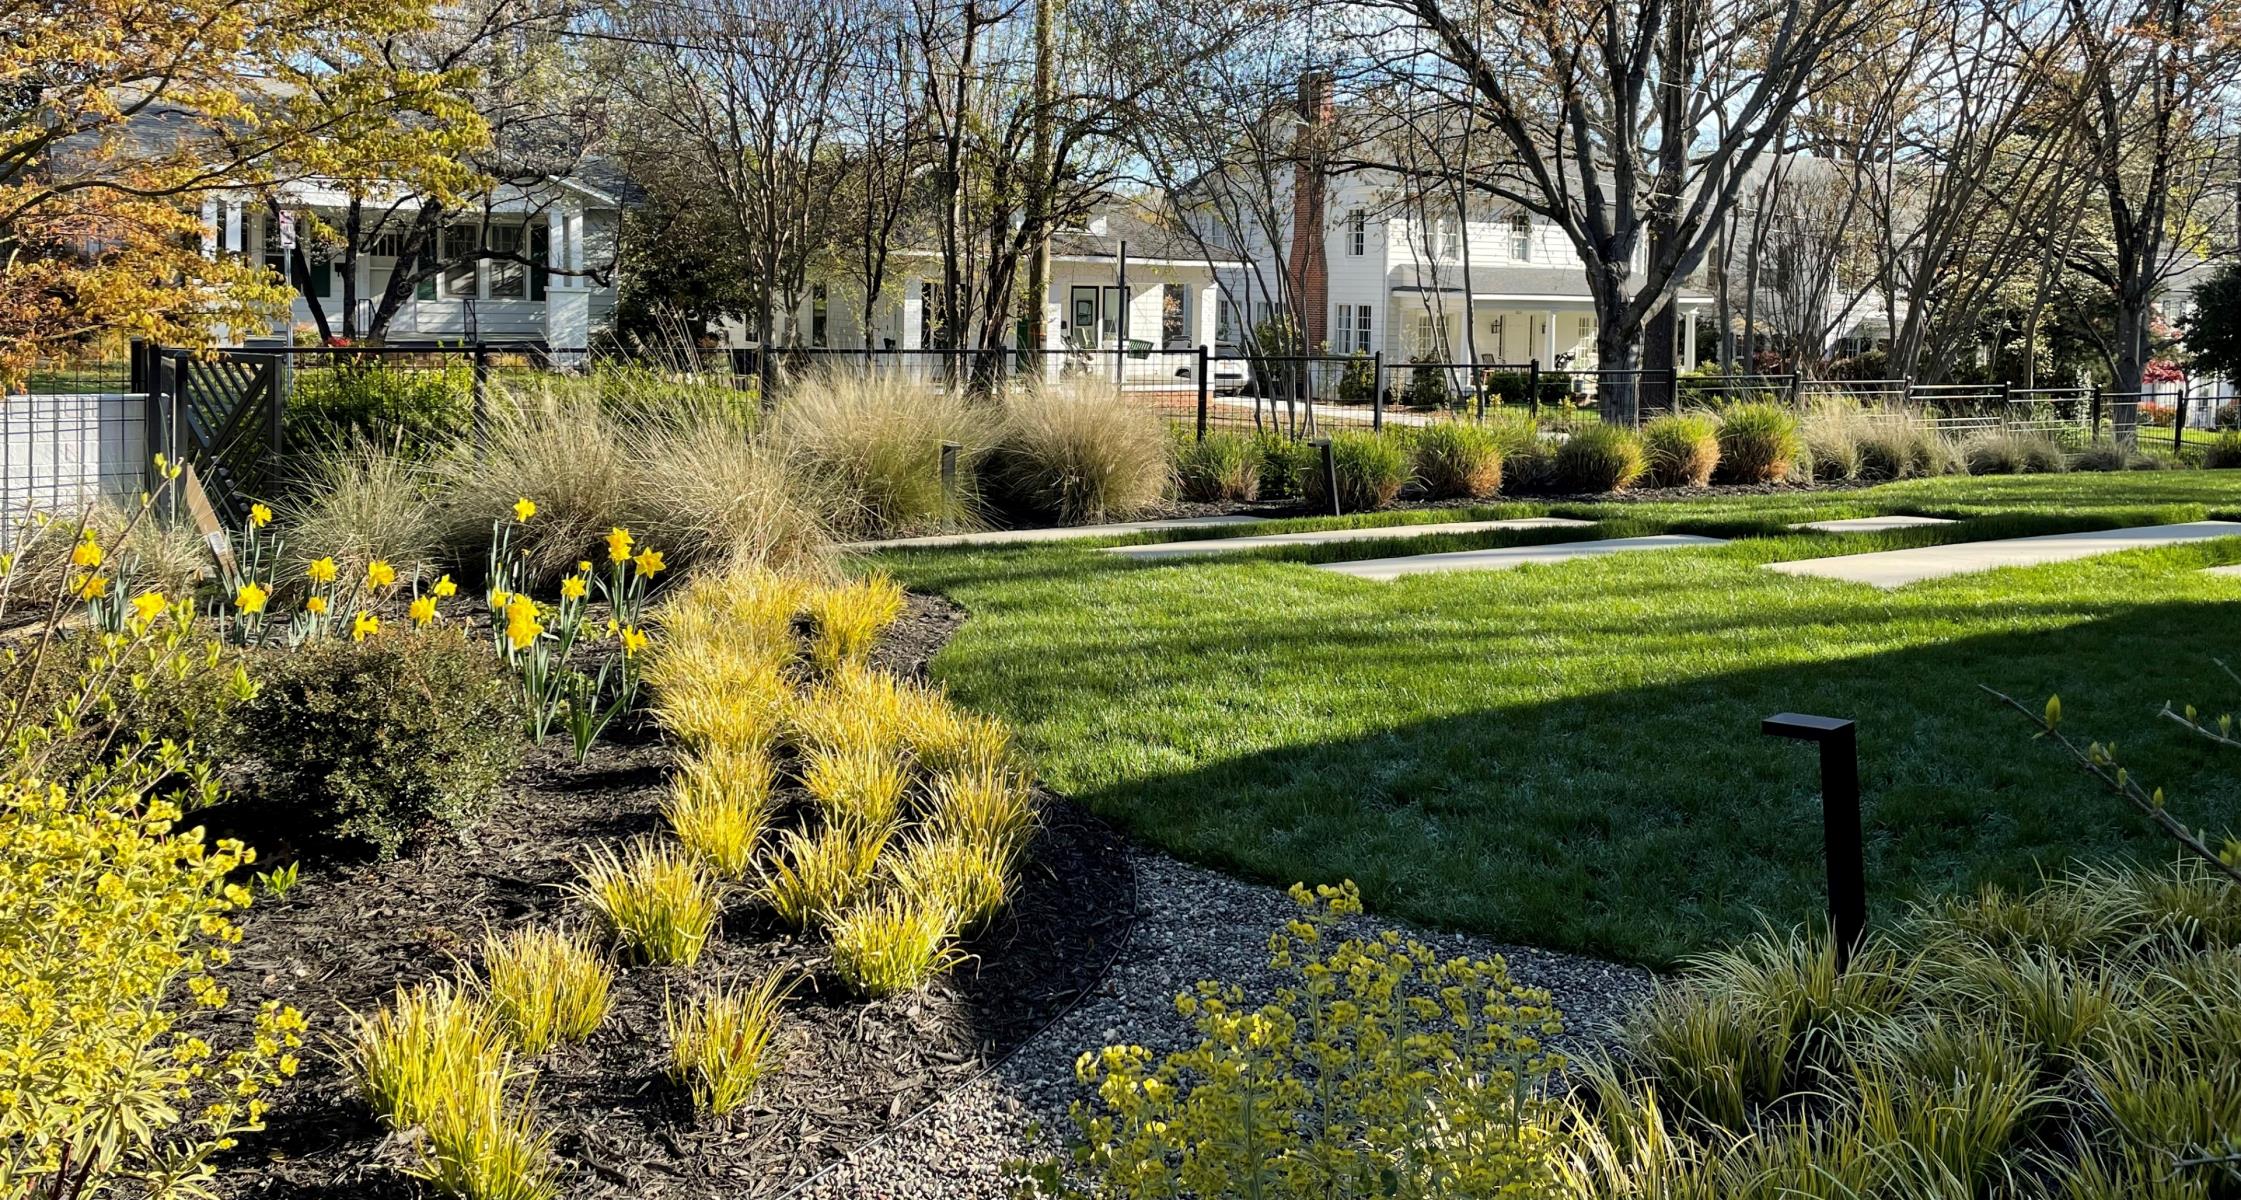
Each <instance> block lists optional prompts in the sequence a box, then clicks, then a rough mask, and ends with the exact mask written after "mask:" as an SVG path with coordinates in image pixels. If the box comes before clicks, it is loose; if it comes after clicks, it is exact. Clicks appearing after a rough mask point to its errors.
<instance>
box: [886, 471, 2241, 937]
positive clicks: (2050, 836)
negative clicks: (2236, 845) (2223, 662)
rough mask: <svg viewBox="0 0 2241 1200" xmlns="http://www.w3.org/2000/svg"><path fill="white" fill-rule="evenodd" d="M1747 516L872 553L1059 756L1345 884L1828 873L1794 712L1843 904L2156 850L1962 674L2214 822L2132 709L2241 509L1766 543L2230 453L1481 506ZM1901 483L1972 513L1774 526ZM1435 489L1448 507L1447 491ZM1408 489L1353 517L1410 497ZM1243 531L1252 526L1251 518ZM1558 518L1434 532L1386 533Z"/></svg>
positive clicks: (2013, 520) (2011, 505) (2238, 551)
mask: <svg viewBox="0 0 2241 1200" xmlns="http://www.w3.org/2000/svg"><path fill="white" fill-rule="evenodd" d="M1499 511H1501V512H1502V513H1504V514H1506V515H1515V514H1520V513H1528V512H1544V511H1554V512H1558V513H1562V514H1565V515H1585V516H1594V517H1600V518H1604V519H1605V521H1606V524H1605V526H1604V528H1603V529H1602V530H1601V531H1600V532H1601V533H1602V534H1603V535H1605V536H1619V535H1624V534H1634V533H1641V532H1647V531H1652V530H1659V529H1675V530H1680V531H1687V532H1711V533H1717V534H1723V535H1727V536H1735V537H1738V538H1740V539H1741V540H1738V541H1736V542H1735V543H1733V544H1731V545H1727V546H1721V547H1714V548H1707V549H1702V550H1681V551H1665V552H1658V553H1653V554H1639V555H1617V556H1611V557H1607V558H1602V559H1589V560H1582V561H1578V562H1573V563H1567V564H1562V565H1557V566H1547V567H1531V568H1526V569H1523V570H1518V571H1509V572H1494V573H1484V574H1473V573H1462V574H1455V575H1446V576H1423V577H1417V578H1413V579H1407V580H1403V581H1400V582H1398V583H1390V584H1378V583H1367V582H1362V581H1357V580H1353V579H1349V578H1344V577H1340V576H1335V575H1331V574H1329V573H1326V572H1321V571H1312V570H1307V569H1304V567H1302V566H1301V565H1300V564H1301V563H1302V562H1306V561H1314V560H1319V559H1330V558H1336V557H1358V558H1369V557H1377V556H1379V555H1380V554H1384V553H1391V552H1394V547H1393V544H1392V543H1389V542H1388V543H1368V544H1356V545H1350V546H1345V547H1329V546H1324V547H1316V548H1314V549H1313V550H1311V551H1291V552H1283V551H1279V552H1262V553H1256V554H1255V555H1253V556H1251V557H1246V558H1239V559H1229V560H1222V561H1213V560H1198V561H1184V562H1165V563H1153V564H1137V563H1131V562H1126V561H1121V560H1118V559H1116V558H1115V557H1113V556H1109V555H1103V554H1099V553H1096V552H1095V550H1093V549H1091V548H1088V547H1087V546H1084V545H1081V544H1075V545H1060V546H1041V547H1010V548H1004V549H1001V550H989V551H964V550H931V551H914V552H907V553H896V554H890V555H888V556H886V557H885V559H884V560H883V561H884V562H885V564H886V565H887V566H889V567H890V568H891V569H892V570H894V571H895V572H896V573H897V574H898V576H899V577H900V578H902V579H903V580H904V581H905V582H906V583H908V584H909V585H910V586H912V587H915V588H920V589H926V590H931V591H936V592H941V593H944V594H947V595H949V596H951V597H953V598H955V599H956V600H958V601H959V602H961V603H962V604H964V605H965V606H966V607H967V608H969V609H970V610H971V611H972V614H973V616H972V619H971V620H970V621H969V622H967V624H966V625H965V627H964V629H963V630H962V631H961V632H960V633H959V635H958V636H957V638H956V639H955V640H954V641H953V642H952V643H951V644H950V645H949V647H948V648H947V649H945V650H944V651H943V652H942V653H941V654H940V656H939V657H938V658H937V659H936V660H935V664H934V668H935V672H936V674H937V675H938V676H939V677H941V678H942V679H943V680H944V681H945V682H947V684H948V685H949V686H950V687H951V688H952V689H953V690H954V692H955V693H956V694H957V695H958V696H959V697H960V698H961V699H962V700H964V701H965V702H967V703H969V704H972V705H974V706H976V707H979V708H981V709H983V710H986V711H990V712H994V713H997V714H1000V715H1002V716H1004V717H1006V718H1007V719H1009V720H1011V721H1013V722H1015V723H1016V724H1017V725H1018V726H1019V728H1020V729H1021V730H1022V733H1023V736H1024V737H1025V739H1026V740H1027V742H1028V744H1029V746H1030V748H1031V749H1032V751H1033V752H1034V754H1035V756H1036V758H1037V761H1038V764H1039V766H1040V767H1041V769H1042V770H1043V772H1044V774H1045V775H1046V777H1047V778H1048V780H1049V781H1050V783H1051V784H1052V785H1053V786H1054V787H1056V788H1057V789H1059V790H1060V791H1062V792H1065V793H1067V794H1069V795H1072V796H1074V797H1076V798H1078V799H1080V800H1082V801H1084V802H1085V803H1087V804H1088V805H1090V806H1091V807H1092V808H1094V809H1095V810H1097V811H1098V812H1100V813H1103V814H1105V815H1106V816H1108V817H1110V818H1112V819H1114V820H1116V821H1117V822H1119V823H1121V824H1122V825H1124V826H1126V827H1127V828H1129V829H1131V830H1132V831H1134V832H1135V833H1136V834H1137V835H1139V836H1141V837H1143V838H1144V839H1146V840H1147V841H1149V842H1151V843H1153V844H1156V845H1159V846H1163V847H1165V848H1167V849H1169V850H1171V851H1173V852H1174V853H1176V854H1178V855H1181V856H1183V857H1185V858H1189V859H1193V860H1196V861H1200V862H1206V863H1211V864H1215V865H1218V866H1221V867H1224V868H1227V869H1230V870H1233V871H1238V872H1242V873H1244V874H1247V875H1251V876H1256V877H1260V878H1264V879H1268V880H1271V881H1281V882H1289V881H1292V880H1308V881H1335V880H1338V879H1341V878H1352V879H1354V880H1356V881H1358V882H1359V883H1360V884H1361V886H1362V889H1363V892H1364V894H1365V896H1366V897H1367V899H1368V900H1369V902H1370V904H1371V905H1372V906H1373V907H1375V908H1377V909H1379V910H1381V911H1384V912H1388V913H1394V914H1399V915H1405V916H1409V917H1413V918H1417V919H1420V920H1424V921H1428V922H1432V923H1434V924H1438V925H1446V926H1453V927H1462V928H1470V929H1475V930H1479V931H1483V932H1486V933H1489V934H1492V935H1495V936H1497V937H1502V938H1507V939H1513V940H1516V941H1520V942H1528V943H1533V944H1538V945H1543V946H1549V947H1555V948H1562V949H1574V950H1584V951H1591V952H1598V953H1603V954H1610V955H1616V956H1620V957H1625V958H1630V959H1636V960H1640V961H1644V962H1649V963H1667V962H1670V961H1672V960H1673V959H1674V958H1676V957H1677V956H1680V955H1683V954H1686V953H1688V952H1691V951H1694V950H1698V949H1702V948H1704V947H1706V946H1708V945H1709V944H1711V943H1713V942H1714V941H1716V940H1718V939H1721V938H1725V937H1729V936H1732V935H1734V934H1736V933H1738V932H1742V931H1746V930H1748V929H1749V928H1751V927H1752V926H1753V925H1754V924H1755V923H1756V922H1757V921H1758V920H1760V915H1761V914H1764V916H1765V918H1767V919H1770V920H1772V921H1775V922H1778V923H1782V924H1790V923H1794V922H1797V921H1800V920H1805V919H1808V918H1810V917H1811V916H1813V914H1815V913H1816V912H1817V911H1818V909H1819V906H1820V904H1821V886H1820V881H1821V862H1820V846H1819V840H1820V834H1819V817H1818V811H1817V795H1816V788H1815V780H1814V766H1813V758H1812V753H1811V751H1810V749H1808V748H1804V747H1800V746H1798V745H1796V744H1791V743H1782V742H1777V741H1774V740H1772V739H1768V738H1765V737H1762V736H1761V735H1760V734H1759V733H1758V722H1759V718H1761V717H1762V716H1765V715H1766V714H1768V713H1772V712H1776V711H1780V710H1785V709H1792V710H1801V711H1806V712H1818V713H1830V714H1836V715H1841V716H1849V717H1855V718H1858V719H1859V721H1860V722H1861V739H1862V757H1863V764H1862V765H1863V771H1864V775H1865V779H1864V786H1865V791H1866V809H1867V820H1868V823H1869V834H1868V836H1869V849H1868V855H1869V861H1868V871H1869V881H1870V888H1871V897H1872V900H1871V903H1873V904H1875V905H1878V906H1880V909H1881V911H1882V912H1884V913H1889V912H1890V911H1891V910H1892V909H1893V907H1894V906H1895V904H1896V902H1898V901H1899V900H1901V899H1904V898H1914V897H1919V896H1924V895H1930V894H1936V893H1940V892H1947V891H1951V890H1954V889H1961V888H1970V887H1974V886H1976V885H1978V884H1980V883H1983V882H1987V881H1993V882H2004V883H2025V882H2028V881H2030V880H2031V879H2033V878H2034V877H2035V875H2036V874H2037V873H2038V872H2039V871H2040V870H2041V868H2042V867H2048V866H2053V865H2055V864H2058V863H2059V862H2060V861H2061V860H2062V859H2064V858H2065V857H2068V856H2071V855H2080V854H2082V855H2094V856H2098V855H2110V854H2120V853H2128V852H2129V853H2138V854H2147V855H2161V854H2163V853H2164V852H2165V851H2164V848H2163V846H2162V844H2161V843H2159V842H2158V841H2156V840H2155V839H2154V838H2152V837H2151V836H2149V835H2148V834H2146V833H2145V832H2144V831H2142V829H2141V828H2140V823H2139V822H2138V821H2137V820H2135V819H2134V818H2133V817H2131V816H2130V815H2128V814H2127V813H2126V812H2125V811H2124V810H2121V809H2120V808H2119V807H2118V806H2117V804H2116V802H2114V801H2112V800H2110V799H2108V798H2106V797H2104V796H2103V795H2101V794H2100V793H2098V792H2096V791H2095V790H2094V789H2093V788H2092V787H2090V786H2088V784H2087V783H2086V782H2085V781H2083V780H2082V779H2081V778H2080V777H2078V776H2077V775H2076V774H2075V773H2074V772H2073V771H2071V770H2070V769H2069V768H2067V767H2066V766H2065V765H2064V764H2063V763H2062V762H2061V761H2059V760H2058V759H2057V758H2056V757H2055V755H2054V754H2053V753H2052V752H2051V751H2049V750H2048V749H2047V748H2046V747H2044V746H2041V745H2039V744H2036V743H2034V742H2033V741H2032V740H2031V738H2030V737H2029V730H2028V729H2027V727H2026V726H2025V725H2024V724H2023V723H2022V722H2021V721H2020V719H2018V718H2017V717H2015V715H2014V714H2012V713H2006V712H2004V710H2002V709H2000V708H1998V707H1996V706H1995V705H1994V704H1993V703H1992V702H1991V701H1990V700H1989V699H1988V698H1987V697H1986V696H1985V695H1984V694H1983V693H1982V692H1980V691H1979V690H1978V687H1977V685H1978V684H1989V685H1991V686H1994V687H1997V688H2000V689H2002V690H2005V691H2009V692H2011V693H2015V694H2017V695H2019V696H2023V697H2027V698H2030V699H2032V700H2033V701H2036V700H2038V699H2040V698H2043V697H2044V696H2045V695H2046V694H2047V693H2049V692H2055V691H2059V692H2060V693H2062V695H2063V697H2064V703H2065V708H2066V711H2067V713H2068V722H2069V725H2070V727H2071V729H2072V730H2073V731H2074V732H2080V733H2082V732H2086V731H2091V732H2092V733H2093V734H2095V735H2097V736H2100V737H2103V738H2106V739H2113V740H2114V741H2115V742H2117V743H2118V744H2119V745H2120V747H2121V748H2122V750H2123V753H2124V756H2125V758H2126V760H2127V761H2128V762H2130V764H2131V765H2132V767H2133V769H2134V770H2135V771H2137V772H2139V773H2140V774H2141V775H2143V776H2145V777H2150V778H2152V779H2153V780H2154V781H2155V782H2156V783H2159V784H2161V785H2163V786H2165V787H2166V788H2167V789H2168V790H2169V793H2170V795H2171V796H2172V797H2173V799H2174V803H2175V804H2176V805H2177V806H2178V807H2179V809H2180V810H2181V811H2182V812H2184V813H2186V814H2187V815H2188V816H2189V817H2190V818H2191V819H2193V820H2194V821H2196V822H2197V823H2199V824H2204V825H2208V826H2211V827H2212V828H2224V827H2227V826H2228V825H2236V826H2241V761H2236V760H2233V759H2231V758H2228V759H2225V760H2222V761H2221V760H2220V759H2219V758H2218V757H2217V756H2216V754H2215V752H2214V750H2213V748H2211V747H2209V746H2207V745H2205V744H2202V743H2198V742H2196V741H2192V740H2189V739H2188V738H2187V737H2185V736H2183V735H2182V734H2180V733H2179V732H2178V731H2177V730H2176V728H2175V727H2173V726H2171V725H2169V724H2168V723H2166V722H2162V721H2159V720H2157V719H2156V718H2155V716H2154V714H2155V711H2156V710H2157V709H2158V708H2159V707H2160V706H2161V705H2162V703H2163V701H2164V700H2166V699H2173V700H2180V701H2189V700H2191V701H2193V702H2195V703H2197V704H2199V705H2201V706H2203V707H2205V708H2211V709H2212V710H2213V711H2218V710H2219V708H2220V707H2221V706H2225V705H2229V704H2230V705H2234V706H2241V695H2236V694H2234V693H2235V691H2236V689H2233V688H2232V687H2230V686H2229V684H2230V681H2228V680H2226V679H2225V678H2224V677H2223V676H2222V675H2221V674H2220V673H2219V672H2218V671H2217V670H2216V668H2215V667H2213V666H2212V665H2211V664H2210V662H2209V658H2210V657H2211V656H2213V655H2217V656H2221V657H2226V658H2227V659H2228V660H2229V661H2232V662H2234V663H2235V665H2236V666H2237V667H2241V638H2237V637H2236V635H2235V631H2234V627H2233V623H2232V622H2233V616H2234V614H2235V613H2236V612H2237V611H2241V609H2237V606H2236V602H2237V601H2241V580H2236V579H2232V578H2221V577H2216V576H2206V575H2203V574H2202V573H2201V572H2200V571H2199V570H2198V568H2201V567H2205V566H2210V565H2215V564H2219V563H2230V562H2241V540H2235V541H2232V542H2222V541H2221V542H2215V543H2210V544H2207V545H2197V546H2193V547H2182V548H2176V549H2170V550H2151V551H2135V552H2130V553H2126V554H2121V555H2114V556H2108V557H2104V558H2100V559H2093V560H2087V561H2085V562H2080V563H2072V564H2063V565H2056V566H2050V567H2042V568H2034V569H2028V570H2011V571H2003V572H1997V573H1993V574H1989V575H1979V576H1964V577H1959V578H1955V579H1951V580H1946V581H1939V582H1933V583H1927V584H1921V585H1916V586H1914V587H1910V588H1906V589H1903V590H1900V591H1898V592H1891V593H1887V592H1881V591H1876V590H1873V589H1869V588H1866V587H1862V586H1858V585H1853V584H1845V583H1836V582H1830V581H1822V580H1810V579H1797V578H1792V577H1789V576H1785V575H1780V574H1777V573H1774V572H1771V571H1764V570H1761V569H1759V568H1760V564H1763V563H1766V562H1770V561H1775V560H1780V559H1794V558H1811V557H1816V556H1820V555H1827V554H1840V553H1851V552H1856V551H1864V550H1872V549H1886V548H1891V547H1896V546H1902V545H1920V544H1925V543H1929V542H1936V541H1948V540H1973V539H1978V538H1984V537H1997V536H2011V535H2015V534H2025V533H2042V532H2059V531H2062V530H2067V529H2078V528H2089V527H2097V526H2108V525H2112V524H2139V523H2148V522H2161V521H2170V520H2192V519H2199V518H2201V517H2203V516H2205V515H2226V516H2234V517H2241V475H2237V474H2234V473H2206V472H2184V473H2181V472H2172V473H2164V474H2130V475H2118V476H2105V475H2083V474H2079V475H2067V476H2054V477H2035V478H2014V479H1939V480H1927V481H1916V482H1910V483H1904V484H1894V485H1889V486H1885V487H1881V488H1876V489H1873V490H1865V491H1854V492H1845V493H1814V494H1804V493H1801V494H1795V495H1777V496H1762V497H1743V498H1728V497H1723V498H1713V499H1706V500H1703V501H1696V502H1683V503H1671V504H1665V503H1660V504H1646V503H1645V504H1608V505H1564V506H1554V507H1553V508H1550V507H1546V506H1533V505H1512V506H1503V508H1502V509H1501V510H1499ZM1877 512H1910V513H1922V514H1930V515H1945V516H1955V517H1963V518H1968V521H1967V523H1966V524H1965V525H1963V526H1955V527H1948V528H1942V529H1932V530H1913V531H1905V532H1901V533H1894V534H1887V535H1873V536H1863V535H1796V534H1790V533H1787V532H1786V531H1784V530H1783V529H1782V525H1783V524H1784V523H1786V522H1791V521H1798V520H1804V519H1810V518H1813V517H1820V516H1855V515H1866V514H1871V513H1877ZM1449 515H1455V514H1449ZM1421 519H1424V518H1423V517H1422V516H1421V515H1420V514H1409V515H1406V516H1400V517H1395V516H1394V515H1391V514H1388V515H1386V516H1385V517H1383V518H1366V519H1364V520H1365V521H1368V522H1375V521H1378V520H1384V521H1393V520H1403V521H1413V520H1421ZM1264 528H1265V527H1264ZM1572 536H1577V535H1576V533H1573V534H1567V533H1560V532H1539V533H1537V534H1534V535H1520V534H1513V535H1508V536H1506V537H1505V536H1500V535H1493V536H1487V535H1481V536H1476V537H1471V536H1462V537H1447V536H1434V537H1428V538H1424V539H1421V540H1415V541H1411V542H1409V543H1407V545H1408V547H1409V552H1414V551H1418V550H1422V551H1431V550H1441V549H1455V548H1461V547H1467V546H1484V545H1496V544H1503V543H1505V542H1511V543H1514V542H1521V541H1549V540H1565V539H1566V538H1568V537H1572Z"/></svg>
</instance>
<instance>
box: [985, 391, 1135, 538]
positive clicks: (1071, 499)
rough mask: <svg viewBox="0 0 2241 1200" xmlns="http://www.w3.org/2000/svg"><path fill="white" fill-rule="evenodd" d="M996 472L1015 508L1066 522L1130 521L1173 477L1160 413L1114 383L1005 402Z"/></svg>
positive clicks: (993, 462)
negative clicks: (1128, 394) (1123, 391)
mask: <svg viewBox="0 0 2241 1200" xmlns="http://www.w3.org/2000/svg"><path fill="white" fill-rule="evenodd" d="M1004 416H1005V420H1004V435H1003V440H1002V441H1001V443H1000V444H999V445H998V447H997V449H996V452H995V453H994V454H993V455H991V456H990V459H989V474H990V475H991V477H992V482H993V484H994V485H995V487H996V488H997V489H998V490H999V491H1000V492H1001V494H1002V496H1003V498H1004V501H1005V502H1006V503H1007V504H1010V505H1013V506H1016V507H1018V508H1020V509H1023V510H1025V511H1026V512H1028V513H1031V514H1033V515H1035V516H1039V517H1046V518H1051V519H1055V520H1057V521H1059V522H1061V523H1064V524H1069V525H1074V524H1094V523H1096V522H1100V521H1113V520H1126V519H1127V518H1129V517H1131V516H1134V515H1136V514H1138V513H1140V512H1142V511H1144V510H1145V509H1147V508H1150V507H1151V506H1152V505H1153V504H1156V503H1158V502H1159V499H1160V497H1161V495H1162V494H1163V493H1164V492H1165V491H1166V488H1167V484H1168V480H1169V478H1170V476H1171V475H1172V473H1173V468H1172V462H1171V459H1170V457H1169V455H1170V446H1169V443H1168V438H1167V432H1166V430H1165V429H1164V428H1162V425H1161V421H1160V417H1159V414H1158V413H1157V412H1155V411H1154V410H1153V409H1152V408H1150V407H1149V406H1148V405H1145V404H1143V403H1140V402H1138V401H1136V400H1133V399H1131V398H1129V397H1127V396H1125V395H1123V394H1122V393H1121V392H1120V390H1119V389H1117V388H1115V387H1113V386H1112V385H1111V384H1107V383H1092V382H1088V381H1080V380H1073V381H1068V382H1067V383H1065V384H1064V385H1062V386H1059V387H1048V388H1046V387H1030V388H1026V389H1024V390H1021V391H1019V392H1016V393H1014V394H1013V395H1011V396H1010V397H1008V398H1007V399H1006V401H1005V414H1004Z"/></svg>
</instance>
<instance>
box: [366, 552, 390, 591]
mask: <svg viewBox="0 0 2241 1200" xmlns="http://www.w3.org/2000/svg"><path fill="white" fill-rule="evenodd" d="M396 582H397V568H395V567H392V566H390V565H389V564H388V563H386V562H383V561H382V560H380V559H378V558H377V559H375V560H373V561H372V562H370V563H367V564H366V586H367V587H369V588H385V587H389V586H391V585H392V584H394V583H396Z"/></svg>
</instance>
